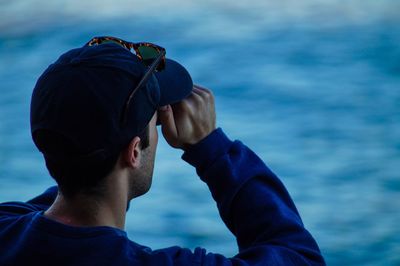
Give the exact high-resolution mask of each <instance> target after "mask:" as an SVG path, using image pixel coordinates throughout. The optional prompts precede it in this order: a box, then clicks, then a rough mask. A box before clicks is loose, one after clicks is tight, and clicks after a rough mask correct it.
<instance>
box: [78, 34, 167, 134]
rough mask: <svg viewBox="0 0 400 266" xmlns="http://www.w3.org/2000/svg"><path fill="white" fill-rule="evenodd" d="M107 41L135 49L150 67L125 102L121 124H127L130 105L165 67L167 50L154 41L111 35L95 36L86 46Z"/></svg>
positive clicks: (137, 54)
mask: <svg viewBox="0 0 400 266" xmlns="http://www.w3.org/2000/svg"><path fill="white" fill-rule="evenodd" d="M106 43H114V44H118V45H120V46H122V47H124V48H125V49H127V50H129V51H131V52H133V51H134V52H135V54H136V56H137V57H138V58H139V59H140V60H141V61H142V62H143V64H144V65H146V66H147V67H148V69H147V71H146V73H145V74H144V75H143V77H142V79H141V80H140V81H139V83H138V84H137V86H136V87H135V88H134V89H133V90H132V92H131V93H130V94H129V97H128V100H127V101H126V103H125V107H124V112H123V114H122V117H121V124H122V126H124V125H126V124H127V121H128V110H129V105H130V103H131V100H132V98H133V96H134V95H135V93H136V91H138V90H139V89H140V88H141V87H142V86H143V85H144V84H146V82H147V80H148V79H149V77H150V76H151V74H152V73H153V72H155V71H161V70H163V69H165V54H166V51H165V49H164V48H163V47H161V46H158V45H156V44H153V43H148V42H139V43H133V42H127V41H124V40H122V39H119V38H116V37H110V36H103V37H94V38H92V39H91V40H90V41H88V42H87V43H86V44H85V46H95V45H100V44H106ZM132 50H133V51H132Z"/></svg>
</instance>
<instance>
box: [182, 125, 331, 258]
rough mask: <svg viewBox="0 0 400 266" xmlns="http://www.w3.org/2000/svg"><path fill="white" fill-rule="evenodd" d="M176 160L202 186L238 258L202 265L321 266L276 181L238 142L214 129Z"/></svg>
mask: <svg viewBox="0 0 400 266" xmlns="http://www.w3.org/2000/svg"><path fill="white" fill-rule="evenodd" d="M182 158H183V159H184V160H185V161H187V162H188V163H189V164H191V165H193V166H194V167H196V171H197V174H198V175H199V177H200V178H201V179H202V180H203V181H204V182H205V183H206V184H207V185H208V187H209V189H210V191H211V194H212V196H213V198H214V200H215V201H216V203H217V206H218V210H219V213H220V215H221V218H222V220H223V221H224V223H225V224H226V226H227V227H228V228H229V230H230V231H231V232H232V233H233V234H234V235H235V237H236V240H237V244H238V248H239V253H238V254H237V255H236V256H235V257H233V258H230V259H227V258H224V257H223V256H221V255H216V254H211V253H210V254H204V258H203V260H204V261H203V262H204V264H206V265H232V264H234V265H325V262H324V259H323V257H322V255H321V253H320V250H319V248H318V245H317V243H316V242H315V240H314V239H313V237H312V236H311V234H310V233H309V232H308V231H307V230H306V229H305V228H304V225H303V223H302V221H301V218H300V215H299V213H298V211H297V209H296V207H295V205H294V203H293V201H292V199H291V197H290V195H289V193H288V192H287V190H286V189H285V187H284V185H283V184H282V182H281V181H280V180H279V179H278V177H277V176H276V175H275V174H274V173H272V171H271V170H270V169H269V168H268V167H267V166H266V165H265V164H264V163H263V161H262V160H261V159H260V158H259V157H258V156H257V155H256V154H255V153H254V152H252V151H251V150H250V149H249V148H247V147H246V146H245V145H243V144H242V143H241V142H240V141H234V142H232V141H231V140H229V139H228V138H227V136H226V135H225V134H224V133H223V131H222V129H220V128H219V129H217V130H215V131H214V132H212V133H211V134H210V135H209V136H207V137H206V138H205V139H203V140H202V141H201V142H200V143H198V144H196V145H194V146H192V147H191V148H190V149H189V150H188V151H186V152H185V153H184V154H183V156H182Z"/></svg>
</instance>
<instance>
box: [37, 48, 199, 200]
mask: <svg viewBox="0 0 400 266" xmlns="http://www.w3.org/2000/svg"><path fill="white" fill-rule="evenodd" d="M146 70H147V67H146V66H145V65H144V64H143V62H142V61H141V60H140V59H139V58H138V57H137V56H136V55H134V54H132V53H131V52H130V51H128V50H127V49H125V48H122V47H121V46H119V45H116V44H102V45H98V46H85V47H82V48H78V49H74V50H71V51H69V52H67V53H65V54H63V55H62V56H61V57H60V58H59V59H58V60H57V61H56V62H55V63H54V64H52V65H50V66H49V68H48V69H47V70H46V71H45V72H44V73H43V74H42V76H41V77H40V78H39V80H38V82H37V84H36V86H35V88H34V91H33V95H32V102H31V131H32V137H33V140H34V142H35V144H36V146H37V147H38V149H39V150H40V151H41V152H42V153H43V155H44V158H45V161H46V165H47V167H48V169H49V172H50V174H51V175H52V176H53V178H54V179H55V180H56V181H57V183H58V184H59V187H60V191H61V192H62V193H63V194H64V195H65V196H67V197H68V196H73V195H74V194H76V193H81V192H82V193H88V194H96V193H97V192H98V190H99V189H101V186H100V185H99V184H101V181H102V179H103V178H104V177H105V176H107V175H108V174H109V173H110V172H111V171H112V169H113V168H114V166H115V165H116V163H117V162H118V159H119V158H120V155H121V153H122V152H123V151H125V150H127V147H129V145H131V143H132V142H133V140H134V139H135V137H137V138H138V139H139V140H140V141H139V142H138V143H137V144H138V145H139V146H137V147H136V148H140V149H142V150H146V152H147V149H150V150H151V147H152V145H151V141H150V140H151V132H153V131H154V130H155V122H154V123H153V124H154V129H153V128H152V127H151V126H152V124H151V121H153V120H154V117H155V116H156V114H155V113H156V110H157V109H158V108H159V107H160V106H162V105H166V104H171V103H174V102H177V101H179V100H181V99H183V98H184V97H186V96H187V95H188V94H189V93H190V91H191V89H192V86H193V83H192V80H191V78H190V76H189V74H188V73H187V71H186V70H185V69H184V68H183V67H182V66H181V65H179V64H178V63H177V62H175V61H172V60H168V59H167V61H166V66H165V70H163V71H160V72H158V73H155V74H154V75H152V77H150V79H149V80H148V81H147V82H146V83H145V85H144V86H142V87H141V88H140V89H139V90H138V91H137V92H136V93H135V94H134V97H133V99H132V100H131V102H130V105H129V109H128V110H127V111H126V115H127V117H128V120H127V123H126V124H125V123H121V120H122V116H123V115H124V114H123V113H124V112H125V111H124V107H125V104H126V102H127V98H128V96H129V94H130V93H131V91H132V90H133V89H134V88H135V87H136V85H137V84H138V82H139V81H140V79H141V78H142V76H143V75H144V73H145V72H146ZM153 146H154V145H153ZM128 150H129V149H128ZM131 151H133V150H131ZM153 152H154V153H155V147H153ZM148 155H149V159H150V160H152V161H153V162H154V158H151V156H152V155H151V154H148ZM153 157H154V156H153ZM151 167H152V166H151ZM151 172H152V170H151Z"/></svg>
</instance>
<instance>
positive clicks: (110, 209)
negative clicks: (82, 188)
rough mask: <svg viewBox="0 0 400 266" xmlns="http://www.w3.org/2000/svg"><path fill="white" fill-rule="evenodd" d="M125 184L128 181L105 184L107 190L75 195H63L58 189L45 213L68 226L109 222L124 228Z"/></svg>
mask: <svg viewBox="0 0 400 266" xmlns="http://www.w3.org/2000/svg"><path fill="white" fill-rule="evenodd" d="M121 179H122V178H121ZM121 179H119V180H121ZM127 188H128V184H122V183H121V182H119V183H116V184H112V185H111V186H108V188H107V190H108V191H109V192H107V193H106V194H105V195H103V196H97V197H93V196H87V195H77V196H75V197H73V198H66V197H64V196H63V195H62V194H61V193H59V194H58V195H57V198H56V200H55V201H54V203H53V204H52V205H51V206H50V208H49V209H48V210H47V211H45V213H44V215H45V216H46V217H47V218H50V219H52V220H55V221H58V222H60V223H63V224H67V225H71V226H83V227H92V226H110V227H115V228H119V229H121V230H124V228H125V217H126V209H127V204H128V190H127Z"/></svg>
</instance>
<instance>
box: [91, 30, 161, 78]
mask: <svg viewBox="0 0 400 266" xmlns="http://www.w3.org/2000/svg"><path fill="white" fill-rule="evenodd" d="M104 42H114V43H117V44H119V45H121V46H122V47H124V48H125V49H127V50H129V51H132V50H134V51H135V54H136V56H137V57H139V59H140V60H142V61H145V60H144V59H143V56H142V54H141V53H140V50H139V47H141V46H145V47H151V48H154V49H156V50H157V51H158V52H159V53H162V51H164V55H165V48H163V47H161V46H159V45H157V44H154V43H150V42H136V43H135V42H128V41H125V40H123V39H120V38H117V37H112V36H99V37H93V38H92V39H91V40H90V41H88V42H87V43H86V44H85V46H93V45H99V44H102V43H104ZM164 68H165V56H164V57H163V58H162V61H161V62H160V64H159V65H158V66H157V71H160V70H163V69H164Z"/></svg>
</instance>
